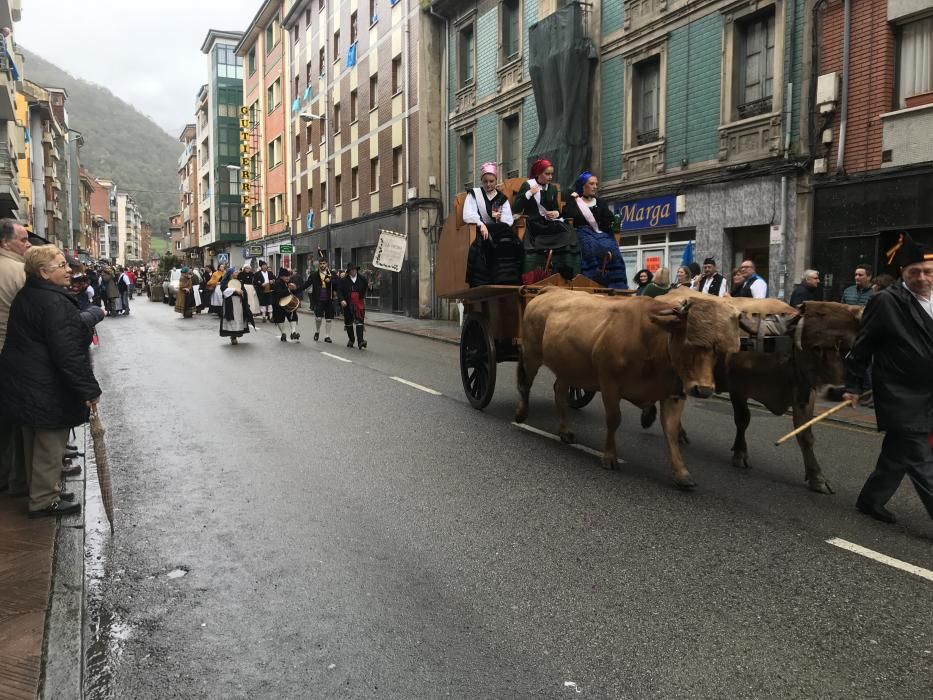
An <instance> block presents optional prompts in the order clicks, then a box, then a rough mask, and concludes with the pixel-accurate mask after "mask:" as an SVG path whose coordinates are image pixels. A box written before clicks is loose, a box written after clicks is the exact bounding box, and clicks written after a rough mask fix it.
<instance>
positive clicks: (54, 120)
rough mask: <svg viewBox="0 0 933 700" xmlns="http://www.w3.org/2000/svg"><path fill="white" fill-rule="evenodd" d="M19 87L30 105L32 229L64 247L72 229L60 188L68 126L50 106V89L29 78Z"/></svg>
mask: <svg viewBox="0 0 933 700" xmlns="http://www.w3.org/2000/svg"><path fill="white" fill-rule="evenodd" d="M20 89H21V90H22V92H23V94H24V95H25V97H26V100H27V103H28V105H29V122H28V123H29V132H30V143H31V145H32V148H31V149H30V153H29V172H30V178H31V190H32V193H33V199H34V205H33V216H32V232H33V233H35V234H37V235H39V236H41V237H42V238H44V239H45V240H47V241H49V242H50V243H54V244H56V245H58V246H59V247H60V248H62V249H66V248H68V247H69V246H68V244H67V243H68V241H69V239H70V232H71V229H70V226H66V223H65V215H64V209H65V208H66V206H67V202H68V200H67V197H66V195H65V194H64V193H63V191H62V182H61V172H62V171H63V170H64V165H63V163H64V154H65V153H66V152H67V147H66V146H67V143H66V138H67V134H68V132H67V127H66V126H65V125H63V124H62V123H61V121H60V120H59V117H58V116H57V114H56V112H57V110H54V109H53V108H52V103H51V98H52V94H51V93H50V91H48V90H46V89H45V88H43V87H42V86H40V85H37V84H36V83H33V82H32V81H29V80H23V81H21V83H20Z"/></svg>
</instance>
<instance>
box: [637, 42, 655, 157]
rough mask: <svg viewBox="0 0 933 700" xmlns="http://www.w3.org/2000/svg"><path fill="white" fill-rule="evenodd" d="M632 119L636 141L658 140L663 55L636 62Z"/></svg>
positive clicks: (638, 142) (639, 142)
mask: <svg viewBox="0 0 933 700" xmlns="http://www.w3.org/2000/svg"><path fill="white" fill-rule="evenodd" d="M632 75H633V78H634V80H635V84H634V85H633V88H632V100H633V104H632V115H633V116H632V120H633V127H634V130H635V139H634V142H635V143H636V144H638V145H641V144H645V143H651V142H653V141H657V140H658V110H659V107H660V104H659V102H660V79H661V57H660V56H652V57H650V58H648V59H645V60H644V61H641V62H639V63H636V64H635V65H634V67H633V70H632Z"/></svg>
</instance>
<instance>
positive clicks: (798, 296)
mask: <svg viewBox="0 0 933 700" xmlns="http://www.w3.org/2000/svg"><path fill="white" fill-rule="evenodd" d="M819 286H820V273H819V272H818V271H816V270H804V271H803V279H801V280H800V284H798V285H797V286H796V287H794V291H793V292H791V295H790V305H791V306H793V307H795V308H796V307H798V306H800V305H801V304H802V303H803V302H805V301H820V299H819V297H817V294H816V290H817V288H818V287H819Z"/></svg>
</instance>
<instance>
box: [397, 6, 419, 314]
mask: <svg viewBox="0 0 933 700" xmlns="http://www.w3.org/2000/svg"><path fill="white" fill-rule="evenodd" d="M404 11H405V41H404V43H403V46H404V47H405V49H404V50H405V58H404V59H403V61H402V65H404V66H405V76H404V79H403V84H404V95H405V104H404V107H405V192H404V196H405V240H406V241H408V243H409V245H410V244H411V205H410V204H409V200H408V189H409V188H410V187H411V108H410V105H409V100H410V99H411V97H410V93H409V89H410V88H411V86H410V85H409V82H408V76H409V75H410V74H411V44H410V42H411V34H410V32H411V26H410V25H411V17H410V15H409V13H410V12H411V5H410V2H409V0H405V10H404ZM419 243H420V241H419ZM419 247H420V246H419ZM411 267H412V266H411V261H410V260H409V263H408V274H407V275H406V277H408V285H407V286H408V291H409V292H411ZM399 277H401V275H399ZM415 305H416V308H417V310H418V312H420V310H421V290H420V289H416V291H415ZM419 315H420V313H416V314H415V317H416V318H417V317H418V316H419Z"/></svg>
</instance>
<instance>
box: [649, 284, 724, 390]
mask: <svg viewBox="0 0 933 700" xmlns="http://www.w3.org/2000/svg"><path fill="white" fill-rule="evenodd" d="M651 320H652V321H653V322H654V323H656V324H658V325H659V326H661V327H662V328H664V329H665V330H666V331H667V332H668V333H670V334H671V337H670V344H669V347H670V356H671V362H672V364H673V365H674V370H675V371H676V372H677V374H678V376H679V377H680V379H681V381H682V382H683V385H684V391H686V392H687V393H689V394H691V395H693V396H696V397H697V398H701V399H707V398H709V397H710V396H712V395H713V391H714V390H715V387H716V380H715V376H714V373H715V369H716V363H717V362H718V361H719V360H721V359H723V358H724V357H725V356H726V355H728V354H729V353H732V352H737V351H738V349H739V312H738V310H737V309H735V308H734V307H732V306H730V305H729V304H726V303H723V302H722V301H721V300H719V299H718V298H713V297H710V298H709V299H700V298H689V299H684V300H682V301H676V302H674V304H673V306H670V305H664V307H663V308H661V309H659V310H656V311H654V312H653V313H652V315H651Z"/></svg>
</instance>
